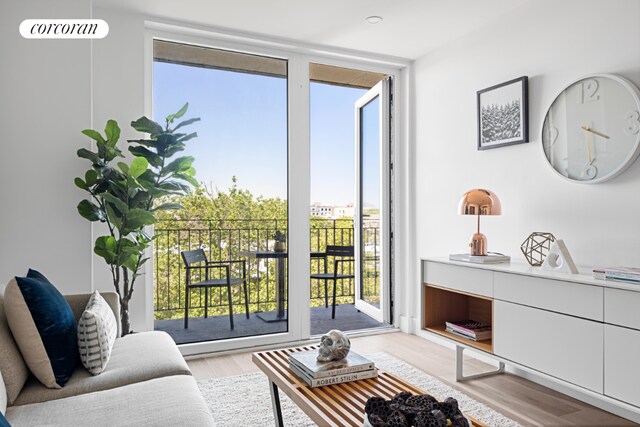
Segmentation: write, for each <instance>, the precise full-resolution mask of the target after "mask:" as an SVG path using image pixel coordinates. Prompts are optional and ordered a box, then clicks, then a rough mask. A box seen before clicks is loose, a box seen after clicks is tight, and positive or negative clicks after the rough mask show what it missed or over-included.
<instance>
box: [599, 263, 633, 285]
mask: <svg viewBox="0 0 640 427" xmlns="http://www.w3.org/2000/svg"><path fill="white" fill-rule="evenodd" d="M593 277H594V278H596V279H601V280H616V279H623V280H624V279H631V281H637V282H640V268H635V267H598V268H594V269H593Z"/></svg>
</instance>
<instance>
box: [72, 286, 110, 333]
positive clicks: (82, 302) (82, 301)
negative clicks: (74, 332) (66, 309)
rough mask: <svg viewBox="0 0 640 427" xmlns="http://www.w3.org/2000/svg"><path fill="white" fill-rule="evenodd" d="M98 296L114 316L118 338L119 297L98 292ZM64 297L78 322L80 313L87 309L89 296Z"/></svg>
mask: <svg viewBox="0 0 640 427" xmlns="http://www.w3.org/2000/svg"><path fill="white" fill-rule="evenodd" d="M100 295H101V296H102V298H104V300H105V301H106V302H107V304H109V307H111V310H113V314H114V315H115V316H116V325H117V326H118V335H117V336H118V337H120V335H121V334H122V325H121V323H120V297H119V296H118V294H117V293H116V292H100ZM64 297H65V299H66V300H67V302H68V303H69V305H70V306H71V310H72V311H73V316H74V317H75V318H76V322H78V321H79V320H80V316H82V312H83V311H84V309H85V308H86V307H87V303H88V302H89V298H91V294H76V295H65V296H64Z"/></svg>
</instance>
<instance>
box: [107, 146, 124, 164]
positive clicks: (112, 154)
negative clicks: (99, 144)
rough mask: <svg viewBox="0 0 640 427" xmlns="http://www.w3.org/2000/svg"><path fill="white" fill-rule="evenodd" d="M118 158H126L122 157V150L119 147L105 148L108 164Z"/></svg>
mask: <svg viewBox="0 0 640 427" xmlns="http://www.w3.org/2000/svg"><path fill="white" fill-rule="evenodd" d="M116 157H124V156H123V155H122V151H120V149H118V148H117V147H108V146H105V152H104V159H105V160H106V161H107V162H110V161H111V160H113V159H115V158H116Z"/></svg>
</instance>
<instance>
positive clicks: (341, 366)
mask: <svg viewBox="0 0 640 427" xmlns="http://www.w3.org/2000/svg"><path fill="white" fill-rule="evenodd" d="M317 357H318V349H313V350H306V351H297V352H295V353H291V354H289V363H290V364H292V365H295V366H296V367H298V369H300V370H301V371H303V372H305V373H306V374H307V375H309V377H311V378H326V377H332V376H336V375H344V374H350V373H354V372H361V371H367V370H371V369H373V368H374V367H375V364H374V363H373V362H372V361H371V360H369V359H367V358H366V357H362V356H360V355H359V354H358V353H355V352H353V351H350V352H349V354H348V355H347V357H345V358H344V359H341V360H332V361H330V362H318V360H317Z"/></svg>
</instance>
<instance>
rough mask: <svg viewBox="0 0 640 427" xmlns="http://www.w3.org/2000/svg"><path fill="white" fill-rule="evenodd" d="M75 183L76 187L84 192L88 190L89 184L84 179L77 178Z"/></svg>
mask: <svg viewBox="0 0 640 427" xmlns="http://www.w3.org/2000/svg"><path fill="white" fill-rule="evenodd" d="M73 182H74V183H75V184H76V187H78V188H81V189H83V190H88V189H89V187H87V183H86V182H84V181H83V180H82V178H75V179H74V180H73Z"/></svg>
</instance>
